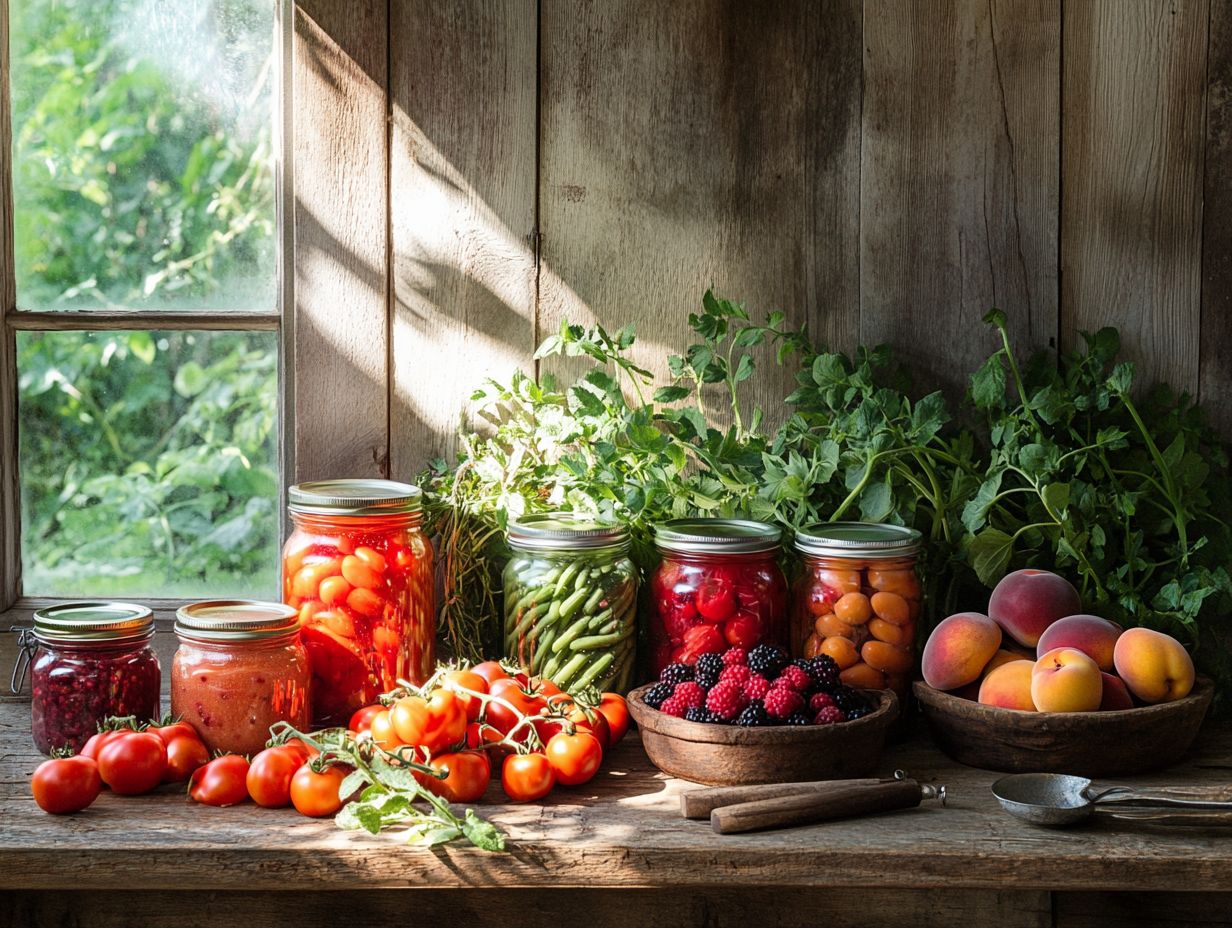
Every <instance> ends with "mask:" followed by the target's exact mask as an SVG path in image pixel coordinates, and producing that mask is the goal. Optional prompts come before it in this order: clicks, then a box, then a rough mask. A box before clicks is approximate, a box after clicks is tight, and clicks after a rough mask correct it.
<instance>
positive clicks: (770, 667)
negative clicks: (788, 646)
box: [749, 644, 787, 680]
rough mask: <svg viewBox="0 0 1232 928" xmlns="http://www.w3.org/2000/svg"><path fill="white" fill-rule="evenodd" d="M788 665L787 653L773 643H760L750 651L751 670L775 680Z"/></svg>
mask: <svg viewBox="0 0 1232 928" xmlns="http://www.w3.org/2000/svg"><path fill="white" fill-rule="evenodd" d="M786 666H787V655H786V654H784V653H783V650H782V648H776V647H775V646H774V645H772V644H759V645H758V646H757V647H755V648H754V649H753V650H752V651H750V652H749V670H751V671H753V673H758V674H761V675H762V676H763V677H765V678H766V679H767V680H773V679H774V678H775V677H777V676H778V675H779V674H780V673H782V672H783V668H784V667H786Z"/></svg>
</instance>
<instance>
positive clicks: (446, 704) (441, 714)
mask: <svg viewBox="0 0 1232 928" xmlns="http://www.w3.org/2000/svg"><path fill="white" fill-rule="evenodd" d="M465 738H466V706H465V704H464V703H463V702H462V700H461V699H460V698H459V697H458V694H457V693H455V692H453V691H452V690H447V689H444V688H441V689H437V690H434V691H433V693H432V696H431V697H430V698H429V699H428V725H427V728H426V729H425V730H424V733H423V740H422V741H420V742H419V743H420V744H421V745H422V746H423V747H424V748H426V749H427V750H429V751H431V752H432V753H433V754H435V753H437V752H438V751H443V750H445V749H446V748H451V747H454V746H455V745H457V744H459V743H461V742H462V741H463V740H464V739H465Z"/></svg>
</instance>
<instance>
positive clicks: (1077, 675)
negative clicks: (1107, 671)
mask: <svg viewBox="0 0 1232 928" xmlns="http://www.w3.org/2000/svg"><path fill="white" fill-rule="evenodd" d="M1007 666H1008V665H1007ZM1103 698H1104V680H1103V676H1102V675H1101V672H1100V669H1099V665H1098V664H1097V663H1095V661H1093V660H1091V658H1089V657H1087V655H1085V654H1083V653H1082V652H1081V651H1079V650H1078V649H1077V648H1055V649H1054V650H1052V651H1049V652H1048V653H1046V654H1044V655H1042V656H1041V657H1040V659H1039V660H1038V661H1036V662H1035V667H1034V668H1032V670H1031V701H1032V702H1034V703H1035V708H1037V709H1038V710H1039V711H1040V712H1094V711H1095V710H1097V709H1098V708H1099V704H1100V702H1101V701H1103Z"/></svg>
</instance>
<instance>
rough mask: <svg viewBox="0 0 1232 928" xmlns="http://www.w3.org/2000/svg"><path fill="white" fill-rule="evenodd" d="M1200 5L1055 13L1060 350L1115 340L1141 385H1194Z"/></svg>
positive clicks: (1194, 1)
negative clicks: (1097, 339) (1060, 36)
mask: <svg viewBox="0 0 1232 928" xmlns="http://www.w3.org/2000/svg"><path fill="white" fill-rule="evenodd" d="M1208 21H1209V6H1208V0H1169V2H1166V3H1159V2H1155V0H1085V2H1083V3H1068V4H1066V5H1065V62H1064V82H1065V83H1064V100H1065V113H1064V137H1063V140H1062V168H1061V169H1062V174H1063V176H1064V178H1065V183H1064V196H1063V202H1062V210H1061V275H1062V276H1061V318H1062V328H1061V335H1062V342H1063V343H1064V344H1065V345H1066V346H1072V345H1074V344H1075V343H1077V342H1078V341H1079V339H1078V335H1077V333H1078V331H1079V330H1087V331H1094V330H1096V329H1099V328H1101V327H1102V326H1106V325H1115V326H1116V327H1117V328H1119V329H1120V330H1121V337H1122V341H1123V343H1124V345H1125V348H1126V352H1125V353H1126V355H1127V356H1128V357H1130V358H1133V359H1134V360H1136V361H1137V362H1138V372H1139V373H1138V376H1139V382H1141V383H1150V382H1152V381H1155V380H1166V381H1168V382H1169V383H1171V384H1172V386H1173V387H1175V388H1177V389H1182V390H1187V391H1189V392H1190V393H1191V394H1192V393H1195V392H1196V390H1197V387H1198V351H1199V344H1198V343H1199V335H1198V326H1199V323H1200V318H1199V316H1200V312H1201V303H1200V290H1201V277H1200V274H1201V255H1202V243H1201V235H1202V231H1201V230H1202V158H1203V144H1204V139H1203V126H1204V90H1205V85H1206V35H1207V24H1208Z"/></svg>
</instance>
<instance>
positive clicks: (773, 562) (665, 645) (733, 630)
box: [648, 519, 788, 676]
mask: <svg viewBox="0 0 1232 928" xmlns="http://www.w3.org/2000/svg"><path fill="white" fill-rule="evenodd" d="M781 537H782V532H781V531H780V530H779V529H778V528H777V527H775V526H773V525H768V524H766V523H764V522H750V521H746V520H742V519H676V520H673V521H671V522H665V523H663V524H662V525H658V526H656V527H655V546H656V547H657V548H658V549H659V552H660V553H661V554H662V561H661V562H660V563H659V567H658V569H657V570H655V572H654V575H653V576H652V577H651V580H650V601H651V610H652V611H651V615H650V623H649V629H648V631H649V638H650V648H649V653H650V667H649V671H650V673H651V674H652V675H654V676H657V675H658V674H659V672H660V671H661V670H662V669H663V668H664V667H666V666H667V665H668V664H672V663H678V662H684V663H693V662H694V661H696V660H697V658H698V657H699V656H700V655H702V654H706V653H708V652H711V651H724V650H726V649H727V648H729V647H739V648H751V647H753V646H754V645H758V644H761V643H762V642H766V643H768V644H776V645H780V646H784V647H785V646H786V645H787V610H788V603H787V599H788V595H787V581H786V579H785V578H784V577H783V572H782V570H781V569H780V568H779V565H778V554H779V540H780V538H781Z"/></svg>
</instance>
